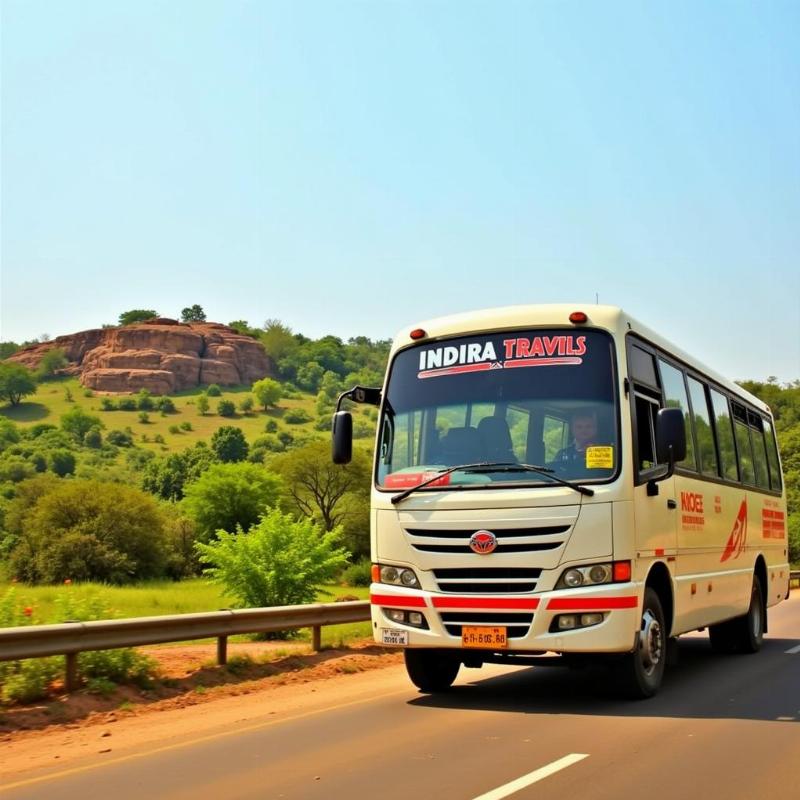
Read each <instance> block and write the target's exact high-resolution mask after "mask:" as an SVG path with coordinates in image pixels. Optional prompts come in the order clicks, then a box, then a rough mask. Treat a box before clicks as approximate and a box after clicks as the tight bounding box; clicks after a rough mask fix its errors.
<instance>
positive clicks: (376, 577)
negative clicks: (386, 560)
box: [372, 564, 381, 583]
mask: <svg viewBox="0 0 800 800" xmlns="http://www.w3.org/2000/svg"><path fill="white" fill-rule="evenodd" d="M372 582H373V583H380V582H381V565H380V564H373V565H372Z"/></svg>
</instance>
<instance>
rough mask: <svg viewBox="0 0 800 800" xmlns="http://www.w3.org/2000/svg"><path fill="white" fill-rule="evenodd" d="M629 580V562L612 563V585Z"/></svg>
mask: <svg viewBox="0 0 800 800" xmlns="http://www.w3.org/2000/svg"><path fill="white" fill-rule="evenodd" d="M630 579H631V562H630V561H615V562H614V583H625V582H626V581H629V580H630Z"/></svg>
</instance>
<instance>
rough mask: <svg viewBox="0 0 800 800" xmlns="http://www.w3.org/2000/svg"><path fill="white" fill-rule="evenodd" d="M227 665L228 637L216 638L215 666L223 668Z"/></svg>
mask: <svg viewBox="0 0 800 800" xmlns="http://www.w3.org/2000/svg"><path fill="white" fill-rule="evenodd" d="M227 663H228V637H227V636H218V637H217V664H219V665H220V666H222V667H224V666H225V665H226V664H227Z"/></svg>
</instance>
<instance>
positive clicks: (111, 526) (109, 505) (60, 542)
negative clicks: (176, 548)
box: [11, 479, 164, 583]
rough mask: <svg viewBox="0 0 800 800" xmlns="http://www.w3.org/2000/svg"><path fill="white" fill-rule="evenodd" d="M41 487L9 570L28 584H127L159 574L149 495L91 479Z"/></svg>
mask: <svg viewBox="0 0 800 800" xmlns="http://www.w3.org/2000/svg"><path fill="white" fill-rule="evenodd" d="M37 480H38V479H37ZM43 486H44V487H45V491H44V492H43V493H42V494H41V495H40V496H38V498H36V499H35V502H33V504H32V505H31V506H30V508H29V509H28V511H27V514H26V516H25V518H24V519H23V520H22V522H21V523H20V528H21V535H20V538H19V541H18V543H17V545H16V547H15V548H14V550H13V552H12V554H11V565H12V570H13V574H15V575H17V576H19V578H20V579H22V580H24V581H26V582H28V583H61V582H63V581H64V580H66V579H67V578H69V579H71V580H73V581H76V580H80V581H90V580H95V581H108V582H109V583H125V582H128V581H131V580H141V579H145V578H153V577H158V576H159V575H160V574H162V571H163V563H164V552H163V544H162V538H163V520H162V516H161V513H160V511H159V509H158V506H157V505H156V503H155V501H154V500H153V498H152V497H149V496H148V495H146V494H144V493H143V492H141V491H139V490H138V489H134V488H131V487H128V486H122V485H120V484H116V483H102V482H100V481H93V480H71V481H63V482H61V481H59V482H58V483H55V484H53V485H49V486H48V485H45V484H43Z"/></svg>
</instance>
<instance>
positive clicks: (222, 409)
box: [217, 400, 236, 417]
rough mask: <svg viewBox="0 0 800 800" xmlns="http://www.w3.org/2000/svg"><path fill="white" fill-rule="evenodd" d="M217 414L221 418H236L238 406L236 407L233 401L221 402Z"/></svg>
mask: <svg viewBox="0 0 800 800" xmlns="http://www.w3.org/2000/svg"><path fill="white" fill-rule="evenodd" d="M217 413H218V414H219V415H220V416H221V417H235V416H236V406H235V405H234V403H233V400H220V401H219V404H218V405H217Z"/></svg>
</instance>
